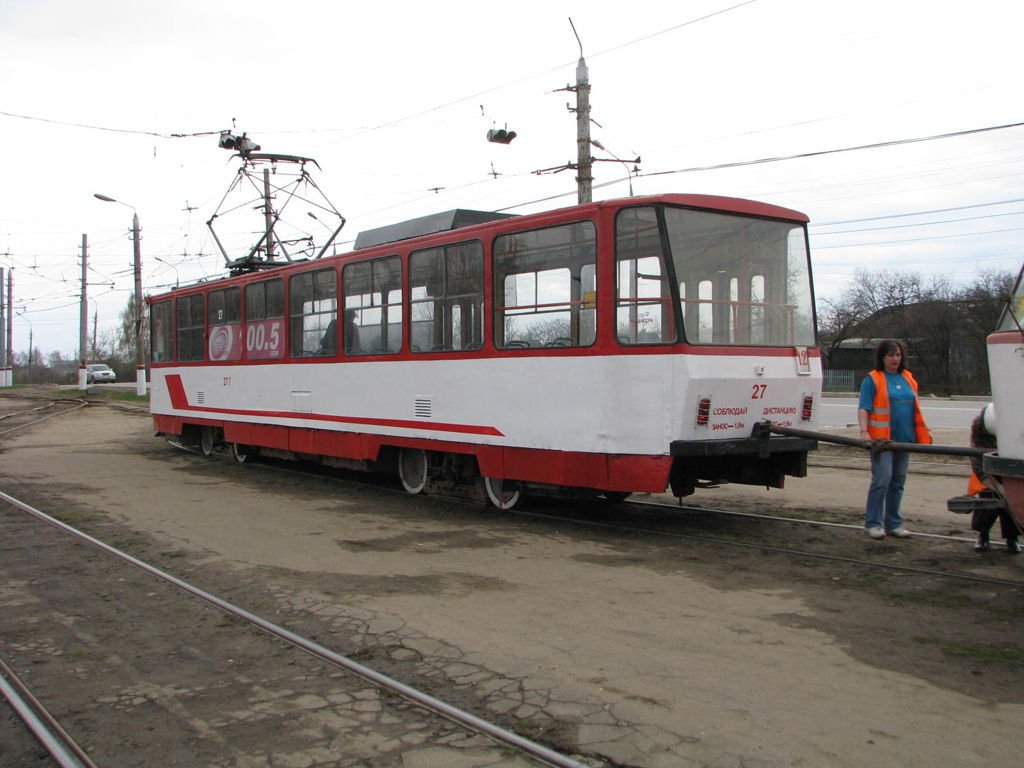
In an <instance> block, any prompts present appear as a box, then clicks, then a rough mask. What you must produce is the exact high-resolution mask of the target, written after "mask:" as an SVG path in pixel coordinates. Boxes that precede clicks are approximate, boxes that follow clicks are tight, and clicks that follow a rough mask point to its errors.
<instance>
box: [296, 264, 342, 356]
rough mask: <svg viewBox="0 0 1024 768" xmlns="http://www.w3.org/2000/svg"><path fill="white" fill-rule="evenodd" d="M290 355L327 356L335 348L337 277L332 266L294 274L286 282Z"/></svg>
mask: <svg viewBox="0 0 1024 768" xmlns="http://www.w3.org/2000/svg"><path fill="white" fill-rule="evenodd" d="M288 306H289V315H290V317H289V328H290V337H289V341H290V347H291V355H292V357H327V356H333V355H334V354H336V353H337V351H338V277H337V273H336V272H335V271H334V270H333V269H319V270H317V271H316V272H303V273H302V274H299V275H293V276H292V278H291V279H290V280H289V281H288Z"/></svg>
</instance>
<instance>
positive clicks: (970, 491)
mask: <svg viewBox="0 0 1024 768" xmlns="http://www.w3.org/2000/svg"><path fill="white" fill-rule="evenodd" d="M987 489H988V486H987V485H985V484H984V483H983V482H981V479H980V478H979V477H978V475H977V474H976V473H975V472H974V471H973V470H971V479H970V480H968V481H967V495H968V496H977V495H978V494H979V493H981V492H982V491H984V490H987Z"/></svg>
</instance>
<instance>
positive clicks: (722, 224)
mask: <svg viewBox="0 0 1024 768" xmlns="http://www.w3.org/2000/svg"><path fill="white" fill-rule="evenodd" d="M807 222H808V219H807V217H806V216H804V215H803V214H800V213H797V212H796V211H791V210H787V209H785V208H780V207H777V206H773V205H767V204H763V203H757V202H752V201H748V200H741V199H735V198H726V197H713V196H707V195H686V194H666V195H657V196H650V197H640V198H629V199H621V200H608V201H603V202H597V203H588V204H583V205H578V206H573V207H569V208H564V209H561V210H555V211H549V212H545V213H537V214H531V215H522V216H511V215H508V214H496V213H485V212H479V211H465V210H460V211H451V212H449V213H445V214H436V215H433V216H427V217H423V218H420V219H415V220H412V221H409V222H405V223H403V224H396V225H392V226H389V227H384V228H381V229H377V230H372V231H369V232H364V233H361V234H360V235H359V237H358V238H357V239H356V242H355V247H354V249H353V250H352V251H351V252H350V253H346V254H339V255H335V256H327V257H322V258H312V259H308V260H303V261H293V262H271V263H266V262H264V263H262V264H260V265H259V266H258V267H254V268H252V269H250V270H246V271H240V272H241V273H239V274H235V275H233V276H230V277H225V278H223V279H216V280H210V281H207V282H201V283H198V284H195V285H191V286H185V287H180V288H175V289H174V290H172V291H170V292H168V293H164V294H162V295H157V296H153V297H151V298H150V299H149V305H150V313H151V334H152V337H151V344H152V346H151V350H152V397H151V410H152V415H153V420H154V425H155V428H156V430H157V431H158V433H161V434H163V435H165V436H166V437H168V439H171V440H174V441H179V442H181V443H183V444H186V445H193V446H199V447H201V448H202V450H203V452H204V453H206V454H212V453H228V454H230V455H233V456H234V457H235V458H237V459H238V460H239V461H243V460H245V459H246V458H248V457H252V456H256V455H262V456H269V457H278V458H287V459H299V460H314V461H318V462H321V463H323V464H326V465H331V466H336V467H342V468H347V469H356V470H365V471H384V472H393V473H397V476H398V478H399V479H400V481H401V483H402V485H403V487H404V488H405V489H406V490H407V491H409V492H410V493H422V492H426V493H436V494H443V495H462V496H468V497H472V498H476V499H479V500H485V499H489V500H490V502H491V503H493V504H494V505H495V506H497V507H499V508H501V509H511V508H514V507H516V506H517V505H519V504H520V503H521V502H522V501H523V499H524V498H525V497H527V496H528V495H549V496H562V497H571V498H588V497H604V498H607V499H612V500H618V499H623V498H625V497H626V496H628V495H629V494H630V493H634V492H645V493H664V492H665V491H666V489H671V492H672V493H673V494H674V495H676V496H677V497H682V496H686V495H689V494H691V493H693V492H694V491H695V489H697V488H699V487H701V486H704V485H708V484H714V483H723V482H728V483H744V484H755V485H764V486H766V487H776V488H781V487H782V486H783V482H784V479H785V477H786V476H787V475H789V476H795V477H803V476H805V475H806V468H807V452H808V450H813V449H814V448H815V447H816V444H815V443H814V441H811V440H807V439H803V438H797V437H782V436H778V435H770V434H768V432H767V431H766V430H760V429H759V427H760V423H761V422H762V421H764V420H770V421H772V422H774V423H776V424H779V425H782V426H792V427H801V428H805V429H810V430H812V429H815V428H816V427H817V413H818V408H817V406H818V404H819V402H820V398H821V380H822V374H821V356H820V351H819V349H818V348H817V346H816V336H815V316H814V296H813V287H812V279H811V269H810V257H809V251H808V244H807V243H808V241H807Z"/></svg>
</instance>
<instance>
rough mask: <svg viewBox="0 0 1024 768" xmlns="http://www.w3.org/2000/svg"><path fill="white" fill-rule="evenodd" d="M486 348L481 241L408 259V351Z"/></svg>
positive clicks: (425, 251) (417, 253) (430, 250)
mask: <svg viewBox="0 0 1024 768" xmlns="http://www.w3.org/2000/svg"><path fill="white" fill-rule="evenodd" d="M483 345H484V246H483V243H482V242H480V241H479V240H470V241H467V242H462V243H452V244H449V245H442V246H438V247H436V248H426V249H423V250H419V251H413V252H412V253H411V254H410V255H409V349H410V351H412V352H414V353H420V354H422V353H429V352H467V351H473V350H478V349H482V348H483Z"/></svg>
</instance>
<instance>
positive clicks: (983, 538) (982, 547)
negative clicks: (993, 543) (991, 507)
mask: <svg viewBox="0 0 1024 768" xmlns="http://www.w3.org/2000/svg"><path fill="white" fill-rule="evenodd" d="M974 551H975V552H987V551H988V534H987V533H979V534H978V540H977V541H976V542H974Z"/></svg>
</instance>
